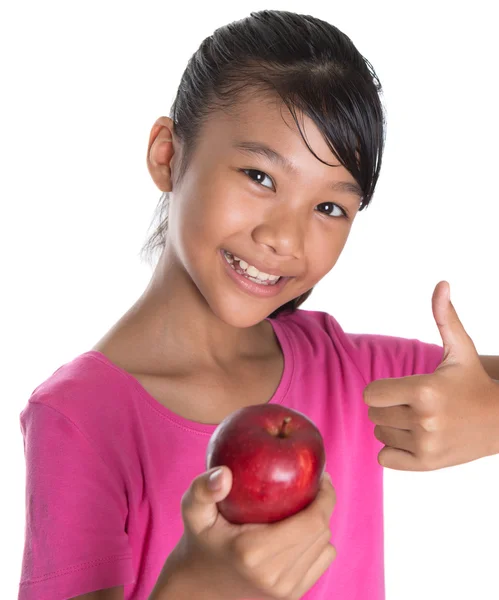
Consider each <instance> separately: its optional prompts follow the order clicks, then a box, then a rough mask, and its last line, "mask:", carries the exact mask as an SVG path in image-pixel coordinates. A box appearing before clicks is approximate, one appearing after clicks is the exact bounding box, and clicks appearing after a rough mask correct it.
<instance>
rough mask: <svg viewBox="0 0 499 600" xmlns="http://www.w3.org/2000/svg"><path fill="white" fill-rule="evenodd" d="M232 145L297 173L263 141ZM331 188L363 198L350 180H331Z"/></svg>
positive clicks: (356, 185)
mask: <svg viewBox="0 0 499 600" xmlns="http://www.w3.org/2000/svg"><path fill="white" fill-rule="evenodd" d="M232 147H233V148H235V149H236V150H239V151H241V152H244V153H245V154H250V155H254V156H264V157H265V158H267V159H268V160H270V162H271V163H273V164H275V165H278V166H279V167H281V168H282V169H284V170H285V171H288V172H289V173H297V169H296V167H295V166H294V165H293V163H292V162H291V161H290V160H289V159H288V158H286V157H285V156H283V155H282V154H279V152H277V151H276V150H274V149H273V148H271V147H270V146H267V145H266V144H264V143H263V142H253V141H249V140H236V141H234V143H233V144H232ZM330 187H331V189H332V190H333V191H334V192H343V193H345V194H354V195H355V196H358V197H359V198H363V196H364V193H363V192H362V189H361V187H360V186H359V184H358V183H356V182H352V181H333V182H332V183H331V186H330Z"/></svg>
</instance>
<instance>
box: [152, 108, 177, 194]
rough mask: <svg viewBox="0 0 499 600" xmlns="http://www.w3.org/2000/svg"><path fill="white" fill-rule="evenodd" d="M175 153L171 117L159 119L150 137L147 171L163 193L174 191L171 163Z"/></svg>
mask: <svg viewBox="0 0 499 600" xmlns="http://www.w3.org/2000/svg"><path fill="white" fill-rule="evenodd" d="M174 153H175V150H174V133H173V121H172V120H171V119H170V118H169V117H159V119H156V122H155V123H154V125H153V126H152V128H151V133H150V135H149V144H148V147H147V169H148V171H149V174H150V175H151V177H152V180H153V181H154V183H155V184H156V185H157V186H158V188H159V189H160V190H161V191H162V192H170V191H171V190H172V176H171V164H170V163H171V160H172V158H173V155H174Z"/></svg>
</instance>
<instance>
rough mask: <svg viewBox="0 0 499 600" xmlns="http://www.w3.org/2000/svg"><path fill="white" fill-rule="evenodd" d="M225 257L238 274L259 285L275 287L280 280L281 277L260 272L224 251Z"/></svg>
mask: <svg viewBox="0 0 499 600" xmlns="http://www.w3.org/2000/svg"><path fill="white" fill-rule="evenodd" d="M224 257H225V260H226V261H227V262H228V263H229V265H230V266H231V267H232V268H233V269H234V271H236V273H238V274H239V275H242V276H243V277H246V278H247V279H249V280H250V281H253V283H257V284H259V285H275V284H276V283H277V282H278V281H279V279H280V277H279V275H269V274H268V273H264V272H263V271H259V270H258V269H257V268H256V267H254V266H252V265H249V264H248V263H247V262H246V261H244V260H242V259H241V258H239V257H237V256H234V255H233V254H231V253H230V252H227V250H224Z"/></svg>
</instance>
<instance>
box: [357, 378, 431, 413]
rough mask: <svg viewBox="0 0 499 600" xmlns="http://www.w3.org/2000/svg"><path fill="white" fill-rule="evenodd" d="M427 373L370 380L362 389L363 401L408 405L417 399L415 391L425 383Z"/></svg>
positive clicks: (386, 404)
mask: <svg viewBox="0 0 499 600" xmlns="http://www.w3.org/2000/svg"><path fill="white" fill-rule="evenodd" d="M427 377H428V376H427V375H408V376H407V377H392V378H389V379H377V380H376V381H372V382H371V383H370V384H369V385H367V386H366V387H365V388H364V390H363V396H364V402H365V403H366V404H367V405H368V406H375V407H378V408H383V407H387V406H403V405H408V406H410V405H411V404H413V402H414V400H415V399H417V397H418V396H417V392H418V390H419V388H420V387H421V385H422V384H423V383H425V381H424V379H423V378H427Z"/></svg>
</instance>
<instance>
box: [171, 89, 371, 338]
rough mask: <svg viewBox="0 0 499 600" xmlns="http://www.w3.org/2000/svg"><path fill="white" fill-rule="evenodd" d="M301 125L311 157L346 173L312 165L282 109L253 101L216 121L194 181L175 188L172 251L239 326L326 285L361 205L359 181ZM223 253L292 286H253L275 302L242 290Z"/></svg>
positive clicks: (195, 161)
mask: <svg viewBox="0 0 499 600" xmlns="http://www.w3.org/2000/svg"><path fill="white" fill-rule="evenodd" d="M299 116H300V124H301V126H302V130H303V131H304V134H305V137H306V138H307V139H308V142H309V144H310V146H311V148H312V149H313V150H314V152H315V153H316V154H317V155H318V156H319V157H320V158H321V159H322V160H324V161H326V162H328V163H330V164H334V165H339V166H337V167H336V166H335V167H330V166H327V165H325V164H323V163H321V162H320V161H319V160H317V159H316V158H315V157H314V155H313V154H312V153H311V152H310V150H309V149H308V148H307V146H306V145H305V143H304V141H303V139H302V137H301V135H300V133H299V131H298V128H297V127H296V124H295V122H294V120H293V117H292V115H291V113H289V111H288V109H287V108H286V106H285V105H283V104H281V103H278V102H276V101H275V100H273V101H272V100H270V101H264V100H262V99H261V98H260V99H258V98H254V99H253V100H249V101H248V102H245V103H244V104H243V105H241V106H236V107H235V108H234V109H232V110H231V111H230V114H228V113H227V112H217V113H212V115H211V116H210V118H209V120H208V121H207V122H206V123H205V125H204V126H203V129H202V132H201V135H200V137H199V139H198V142H197V146H196V149H195V151H194V154H193V156H192V158H191V162H190V164H189V168H188V170H187V173H186V174H185V176H184V178H183V180H182V182H181V183H180V185H179V186H177V187H173V189H172V192H173V193H172V194H171V196H170V212H169V226H168V235H167V240H168V241H167V250H168V251H169V252H170V256H172V257H174V258H173V261H174V264H176V266H178V268H180V269H182V270H184V271H185V272H186V273H187V274H188V276H190V279H191V280H192V281H193V282H194V284H195V286H196V287H197V289H198V290H199V292H200V293H201V295H202V297H203V298H204V301H205V302H206V303H207V304H208V305H209V307H210V309H211V311H212V312H213V313H215V314H216V315H217V316H218V317H219V318H220V319H221V320H222V321H224V322H225V323H227V324H229V325H232V326H235V327H249V326H252V325H255V324H257V323H259V322H260V321H262V320H263V319H264V318H265V317H268V316H269V314H271V313H272V312H273V311H274V310H275V309H276V308H278V307H279V306H282V305H283V304H285V303H286V302H288V301H290V300H292V299H293V298H296V297H297V296H299V295H300V294H303V293H305V292H306V291H308V290H309V289H310V288H311V287H313V286H314V285H315V284H316V283H317V282H318V281H319V280H320V279H322V278H323V277H324V276H325V275H326V273H328V272H329V271H330V270H331V269H332V268H333V266H334V265H335V264H336V261H337V260H338V257H339V256H340V254H341V251H342V250H343V247H344V245H345V242H346V241H347V238H348V235H349V233H350V229H351V227H352V223H353V220H354V218H355V216H356V214H357V211H358V209H359V206H360V200H361V198H360V195H361V191H360V189H359V190H358V192H356V191H355V188H358V185H357V183H356V182H355V180H354V179H353V177H352V175H351V174H350V173H349V172H348V171H347V170H346V169H345V168H344V167H343V166H341V165H340V164H339V162H338V160H337V159H336V158H335V157H334V155H333V154H332V153H331V151H330V150H329V148H328V147H327V145H326V142H325V141H324V139H323V138H322V136H321V134H320V132H319V130H318V129H317V127H316V126H315V124H314V123H313V121H312V120H310V119H309V118H308V117H304V116H302V115H299ZM244 147H246V148H247V149H245V148H244ZM251 147H252V148H253V149H254V150H253V151H250V150H249V149H248V148H251ZM258 147H261V148H260V149H258ZM264 147H266V148H267V150H264V149H262V148H264ZM279 156H280V157H282V159H281V158H279ZM272 157H273V158H272ZM171 167H172V170H173V171H174V168H175V167H174V162H173V163H172V164H171ZM340 183H341V184H342V187H341V186H339V185H338V184H340ZM345 184H346V185H345ZM335 186H336V187H335ZM224 250H227V251H228V252H230V253H231V254H232V255H233V256H237V257H239V258H242V259H243V260H244V261H245V262H247V263H248V264H249V265H253V266H255V267H256V268H257V269H258V270H259V271H263V272H265V273H269V274H280V275H281V276H283V277H286V278H287V279H286V280H285V281H284V282H283V281H282V280H279V281H278V283H277V285H276V287H275V288H274V287H272V286H265V287H262V286H260V285H258V284H255V285H258V289H263V290H264V291H265V292H266V293H268V292H269V291H272V294H271V295H261V294H257V293H254V292H252V291H250V290H248V289H245V287H244V285H242V284H240V283H238V282H237V281H236V280H235V279H234V278H233V277H232V274H231V272H230V271H229V269H230V268H231V267H229V265H228V264H227V263H226V260H225V258H224V255H223V251H224ZM252 273H253V275H254V274H255V272H252ZM274 292H277V293H274Z"/></svg>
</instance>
